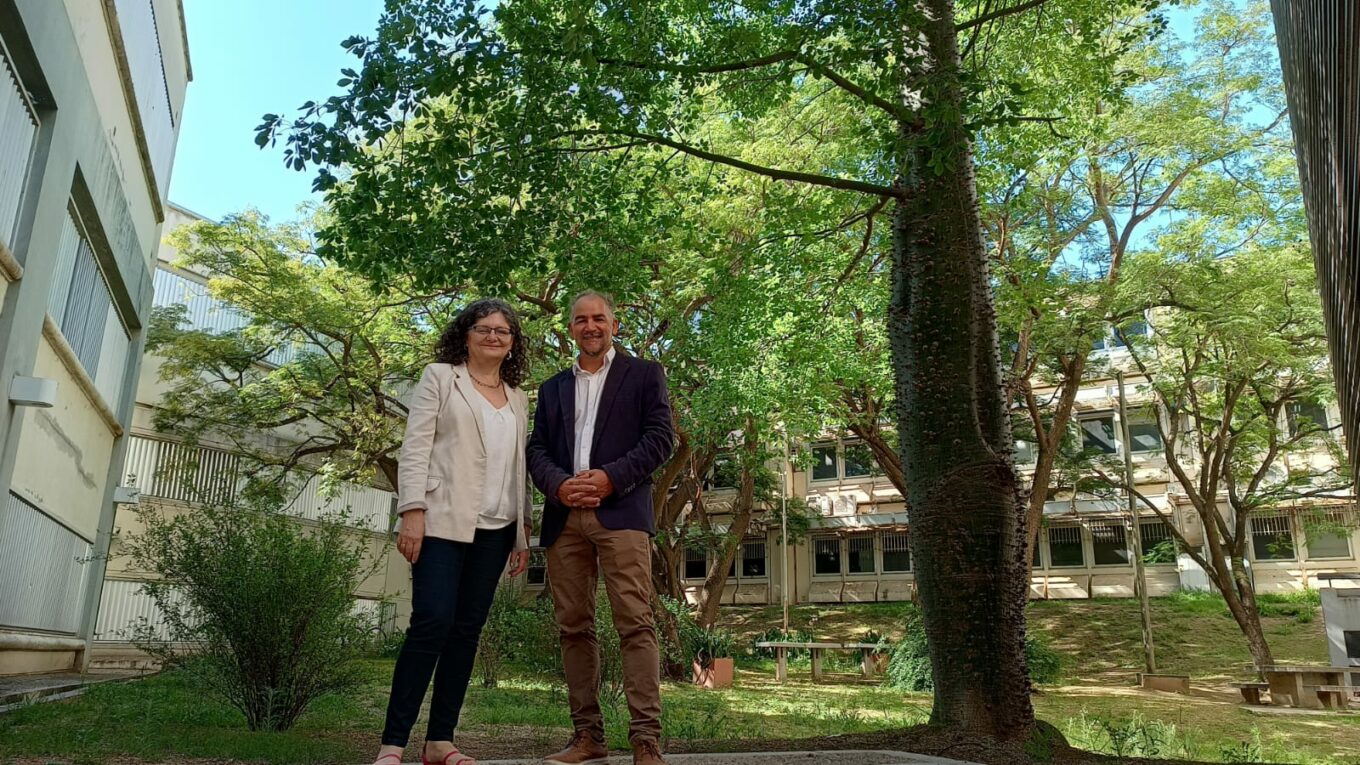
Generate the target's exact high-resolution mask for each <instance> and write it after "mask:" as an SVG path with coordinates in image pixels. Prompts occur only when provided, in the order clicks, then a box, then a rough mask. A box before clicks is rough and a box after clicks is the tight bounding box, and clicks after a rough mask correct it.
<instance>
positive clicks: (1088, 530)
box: [528, 511, 1351, 585]
mask: <svg viewBox="0 0 1360 765" xmlns="http://www.w3.org/2000/svg"><path fill="white" fill-rule="evenodd" d="M1347 520H1348V519H1347V517H1346V516H1345V514H1344V513H1342V512H1339V511H1333V512H1329V513H1327V514H1326V515H1325V516H1324V518H1323V522H1322V523H1321V524H1318V525H1315V526H1314V527H1312V528H1310V529H1306V530H1304V532H1303V533H1304V535H1305V536H1306V538H1307V539H1306V541H1307V549H1308V557H1309V558H1310V559H1324V560H1325V559H1329V558H1349V557H1350V556H1351V546H1350V531H1349V528H1350V526H1349V524H1348V523H1347ZM1294 527H1295V524H1294V523H1293V522H1291V520H1290V518H1289V517H1288V516H1283V515H1262V516H1257V517H1254V518H1252V519H1251V534H1252V553H1253V556H1254V557H1255V559H1256V560H1294V559H1295V557H1296V555H1297V549H1298V547H1297V545H1296V544H1295V536H1296V535H1295V531H1294ZM1138 533H1139V536H1140V541H1141V542H1142V547H1143V562H1144V563H1145V564H1148V565H1161V564H1172V563H1175V562H1176V542H1175V538H1174V537H1173V536H1172V534H1171V530H1170V528H1168V527H1167V524H1166V523H1165V522H1164V521H1161V520H1143V521H1140V522H1139V524H1138ZM1088 540H1089V543H1088ZM811 546H812V573H813V574H814V575H815V576H849V575H856V574H877V573H884V574H894V573H906V572H909V571H911V537H910V534H909V533H908V532H906V531H877V532H858V533H853V534H845V535H830V534H821V535H816V536H813V537H812V540H811ZM767 553H768V549H767V545H766V542H765V540H763V539H748V540H745V541H744V542H742V544H741V549H740V550H739V551H738V553H737V555H736V556H735V557H734V558H733V560H732V563H731V564H730V565H729V566H728V569H727V576H728V578H729V579H734V580H737V581H740V580H742V579H764V578H766V577H767V576H768V575H769V569H768V565H769V564H768V555H767ZM1033 556H1034V568H1036V569H1043V568H1045V567H1047V568H1055V569H1056V568H1084V567H1086V565H1087V561H1088V560H1090V561H1091V563H1092V564H1094V565H1096V566H1129V565H1132V563H1133V551H1132V549H1131V548H1130V546H1129V539H1128V528H1127V526H1126V525H1125V524H1123V523H1121V522H1118V521H1095V522H1089V523H1085V524H1055V525H1051V526H1048V527H1047V528H1046V529H1045V530H1044V533H1043V534H1041V535H1040V538H1039V544H1037V545H1036V546H1035V549H1034V553H1033ZM712 562H713V558H712V553H709V552H707V551H705V550H702V549H689V550H686V552H685V560H684V563H683V564H682V565H683V572H682V573H683V575H684V578H685V579H689V580H702V579H705V578H707V576H708V569H709V566H711V565H712ZM1045 562H1047V566H1045ZM546 565H547V564H546V562H545V560H544V558H543V553H542V551H535V552H534V553H533V555H532V556H531V558H530V563H529V572H528V577H529V578H528V581H529V584H534V585H541V584H543V583H544V582H545V581H546V577H547V573H546V572H547V568H546Z"/></svg>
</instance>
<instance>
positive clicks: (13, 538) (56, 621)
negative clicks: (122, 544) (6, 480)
mask: <svg viewBox="0 0 1360 765" xmlns="http://www.w3.org/2000/svg"><path fill="white" fill-rule="evenodd" d="M89 555H90V543H89V542H88V541H87V540H84V539H81V538H80V537H79V536H77V535H76V534H74V533H73V532H72V531H71V530H70V529H67V528H66V527H65V526H62V525H61V524H60V523H57V522H56V521H54V520H52V519H51V518H49V517H47V516H46V515H44V514H43V513H42V512H41V511H40V510H39V509H38V508H37V507H35V506H34V505H32V504H31V503H29V502H27V501H26V500H24V499H23V498H22V497H20V496H18V495H17V494H14V493H13V492H10V493H9V494H8V496H7V498H6V502H5V505H4V507H3V508H0V582H3V583H4V584H3V586H0V625H4V626H6V627H19V628H24V629H35V630H43V631H47V632H58V633H64V634H68V635H74V634H75V633H76V630H77V629H79V627H80V610H81V606H82V604H83V602H84V586H83V579H84V573H85V566H84V562H85V560H86V559H88V558H89Z"/></svg>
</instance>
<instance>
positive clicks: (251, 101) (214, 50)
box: [170, 0, 1193, 222]
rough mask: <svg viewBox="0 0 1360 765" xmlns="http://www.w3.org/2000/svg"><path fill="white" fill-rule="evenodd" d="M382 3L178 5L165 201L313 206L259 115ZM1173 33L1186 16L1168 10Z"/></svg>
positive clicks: (289, 209) (329, 77)
mask: <svg viewBox="0 0 1360 765" xmlns="http://www.w3.org/2000/svg"><path fill="white" fill-rule="evenodd" d="M382 5H383V2H382V0H185V3H184V6H185V8H184V13H185V17H186V19H185V20H186V23H187V26H188V31H189V51H190V56H191V57H192V61H193V68H194V81H193V82H192V83H190V85H189V91H188V96H187V102H186V104H185V107H184V118H183V119H184V124H183V126H182V128H181V130H180V140H179V147H178V150H177V153H176V158H175V169H174V175H173V177H172V178H171V181H170V201H172V202H174V203H175V204H177V205H180V206H181V207H186V208H188V209H190V210H192V211H194V212H196V213H199V214H200V215H205V216H207V217H209V218H213V219H220V218H221V217H222V216H223V215H225V214H227V213H231V212H236V211H239V210H243V209H245V208H247V207H255V208H258V209H259V210H261V211H262V212H264V213H265V214H267V215H268V216H269V217H270V218H271V219H272V220H273V221H275V222H282V221H286V220H292V219H294V218H296V217H297V207H298V205H299V204H302V203H303V202H306V201H308V200H311V199H314V196H313V194H312V192H311V179H312V171H311V170H310V169H309V170H308V171H305V172H296V171H293V170H289V169H287V168H285V167H284V166H283V157H282V149H280V148H277V147H275V148H272V149H269V148H267V149H264V150H261V149H259V148H258V147H256V146H255V143H254V137H255V131H254V127H255V126H256V125H258V124H259V122H260V116H261V115H263V114H265V113H276V114H284V115H291V114H293V113H294V112H295V111H296V109H297V107H298V105H300V104H302V103H303V102H304V101H308V100H317V101H320V100H322V99H324V98H326V97H329V96H331V95H335V94H336V93H338V92H339V90H340V89H339V88H337V87H336V85H335V81H336V80H337V79H339V78H340V70H341V69H342V68H344V67H347V66H354V65H355V60H354V59H353V57H351V56H349V54H348V53H346V52H345V51H344V50H343V49H341V47H340V41H341V40H344V39H345V38H346V37H349V36H350V35H355V34H358V35H365V36H368V35H371V34H372V33H373V31H374V30H375V29H376V28H377V24H378V18H379V16H380V15H381V13H382ZM1171 15H1172V19H1173V23H1172V27H1173V29H1174V31H1175V32H1176V34H1178V35H1186V34H1191V33H1193V29H1192V26H1191V24H1190V23H1189V17H1190V14H1189V13H1188V12H1186V11H1184V10H1176V11H1173V12H1172V14H1171Z"/></svg>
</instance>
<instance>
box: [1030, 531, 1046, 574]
mask: <svg viewBox="0 0 1360 765" xmlns="http://www.w3.org/2000/svg"><path fill="white" fill-rule="evenodd" d="M1043 548H1044V540H1043V537H1035V538H1034V550H1033V552H1032V554H1031V556H1030V560H1032V561H1033V562H1034V568H1043V567H1044V556H1043V554H1042V550H1043Z"/></svg>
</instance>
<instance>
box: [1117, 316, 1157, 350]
mask: <svg viewBox="0 0 1360 765" xmlns="http://www.w3.org/2000/svg"><path fill="white" fill-rule="evenodd" d="M1148 334H1149V332H1148V323H1147V322H1146V321H1143V320H1142V319H1134V320H1132V321H1126V322H1124V324H1122V325H1121V326H1118V327H1115V328H1113V329H1112V330H1111V332H1110V341H1109V347H1110V348H1111V349H1114V348H1127V347H1128V341H1129V340H1130V339H1132V338H1137V337H1147V336H1148ZM1135 342H1137V341H1135Z"/></svg>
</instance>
